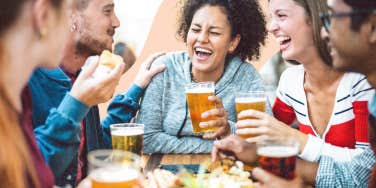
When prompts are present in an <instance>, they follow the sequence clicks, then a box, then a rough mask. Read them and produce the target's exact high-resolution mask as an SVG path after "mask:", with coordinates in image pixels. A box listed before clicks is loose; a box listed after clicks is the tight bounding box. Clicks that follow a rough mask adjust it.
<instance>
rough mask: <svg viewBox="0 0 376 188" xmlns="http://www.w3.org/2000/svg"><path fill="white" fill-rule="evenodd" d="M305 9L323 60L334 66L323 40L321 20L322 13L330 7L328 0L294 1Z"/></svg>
mask: <svg viewBox="0 0 376 188" xmlns="http://www.w3.org/2000/svg"><path fill="white" fill-rule="evenodd" d="M293 1H294V2H296V3H297V4H298V5H300V6H301V7H303V8H304V10H305V12H306V16H307V22H308V23H309V24H310V25H311V26H312V30H313V41H314V43H315V46H316V49H317V51H318V52H319V54H320V57H321V59H322V60H323V61H324V62H325V63H326V64H327V65H331V64H332V58H331V56H330V53H329V48H328V46H327V43H326V41H325V40H323V39H322V38H321V28H322V26H323V23H322V22H321V19H320V12H327V11H328V5H327V4H326V0H293Z"/></svg>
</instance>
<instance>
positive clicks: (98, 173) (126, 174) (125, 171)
mask: <svg viewBox="0 0 376 188" xmlns="http://www.w3.org/2000/svg"><path fill="white" fill-rule="evenodd" d="M88 161H89V179H90V180H91V184H92V188H110V187H111V188H140V187H141V184H142V175H141V169H140V162H141V159H140V157H139V156H138V155H136V154H134V153H131V152H127V151H122V150H95V151H91V152H89V154H88Z"/></svg>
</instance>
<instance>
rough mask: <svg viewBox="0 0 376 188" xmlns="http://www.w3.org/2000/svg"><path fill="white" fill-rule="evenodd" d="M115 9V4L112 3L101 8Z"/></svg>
mask: <svg viewBox="0 0 376 188" xmlns="http://www.w3.org/2000/svg"><path fill="white" fill-rule="evenodd" d="M114 7H115V4H114V3H111V4H107V5H105V6H104V7H103V9H107V8H114Z"/></svg>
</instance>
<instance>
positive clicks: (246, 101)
mask: <svg viewBox="0 0 376 188" xmlns="http://www.w3.org/2000/svg"><path fill="white" fill-rule="evenodd" d="M235 108H236V114H237V115H239V113H240V112H241V111H244V110H250V109H252V110H257V111H261V112H265V111H266V96H265V92H264V91H250V92H237V93H235ZM238 120H241V119H238ZM239 136H241V137H242V138H244V139H247V138H250V137H252V136H255V135H239Z"/></svg>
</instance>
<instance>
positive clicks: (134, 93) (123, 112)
mask: <svg viewBox="0 0 376 188" xmlns="http://www.w3.org/2000/svg"><path fill="white" fill-rule="evenodd" d="M143 92H144V90H143V89H142V88H140V87H139V86H137V85H132V86H131V87H130V88H129V89H128V91H127V92H126V93H124V94H119V95H117V96H116V97H115V98H114V100H113V101H112V102H111V103H110V105H109V107H108V109H107V114H108V116H107V117H106V118H105V119H104V120H103V121H102V125H103V126H104V127H106V128H109V126H110V125H111V124H115V123H127V122H130V121H131V119H132V118H133V117H134V116H135V115H136V113H137V111H138V109H139V101H140V98H141V97H142V94H143Z"/></svg>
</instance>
